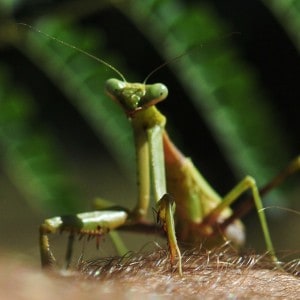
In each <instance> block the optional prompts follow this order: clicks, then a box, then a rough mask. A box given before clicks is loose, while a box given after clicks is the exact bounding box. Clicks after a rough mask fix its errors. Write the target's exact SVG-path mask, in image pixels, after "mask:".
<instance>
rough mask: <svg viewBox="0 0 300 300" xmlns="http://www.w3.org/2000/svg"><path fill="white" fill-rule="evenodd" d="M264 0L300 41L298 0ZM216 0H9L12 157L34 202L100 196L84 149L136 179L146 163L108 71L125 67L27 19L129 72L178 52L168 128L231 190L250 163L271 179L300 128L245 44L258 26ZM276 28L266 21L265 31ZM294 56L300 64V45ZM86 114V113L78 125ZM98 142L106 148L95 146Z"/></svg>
mask: <svg viewBox="0 0 300 300" xmlns="http://www.w3.org/2000/svg"><path fill="white" fill-rule="evenodd" d="M216 2H217V1H216ZM263 2H264V4H265V5H266V7H267V8H269V9H270V10H269V12H268V13H269V14H271V12H275V13H274V18H277V20H279V21H280V24H281V25H280V26H281V30H283V31H285V32H286V34H287V35H288V36H289V39H290V40H289V43H290V44H291V45H294V46H295V47H298V49H299V34H298V32H299V29H300V28H299V27H300V24H299V22H298V21H297V20H300V8H299V5H297V1H296V0H294V1H284V0H282V1H267V0H264V1H263ZM280 3H282V5H279V4H280ZM215 5H216V7H215V6H214V5H213V2H211V1H182V0H176V1H174V0H172V1H171V0H156V1H155V0H147V1H134V0H131V1H121V0H120V1H54V0H53V1H47V2H43V1H37V2H36V3H35V2H34V1H31V2H26V1H21V0H18V1H17V0H15V1H3V0H1V1H0V11H1V12H0V18H1V23H0V47H1V49H0V50H1V54H0V55H1V58H2V59H1V61H0V82H1V85H0V145H1V148H0V153H1V166H2V170H3V171H4V172H5V173H6V174H8V175H9V178H10V179H11V180H12V182H13V183H14V184H15V186H16V187H17V188H18V189H19V191H20V193H21V194H22V195H23V196H24V198H26V199H27V200H28V201H29V203H30V205H32V207H34V209H38V210H39V211H43V212H44V213H46V214H47V215H49V216H51V215H52V214H54V213H55V214H62V213H70V212H74V211H79V210H82V209H86V208H87V207H88V204H87V203H88V201H89V200H90V199H87V196H86V195H84V194H81V189H80V188H79V187H78V181H76V180H73V179H74V178H73V177H74V176H73V174H72V170H70V168H69V167H68V162H69V160H72V159H73V161H74V163H76V159H78V153H79V154H80V155H82V157H81V158H80V160H85V157H84V156H91V157H88V158H87V159H92V160H93V161H97V160H98V159H99V164H100V163H101V161H102V162H104V161H106V160H107V159H112V160H114V161H115V162H116V165H118V166H119V169H118V170H119V171H118V172H119V173H120V174H121V176H120V177H121V179H120V180H121V181H122V180H123V179H122V177H123V178H126V179H124V182H123V184H125V185H126V184H129V183H130V182H132V181H133V180H134V174H135V171H134V149H133V143H132V136H131V131H130V127H129V124H128V122H127V120H126V118H125V116H123V114H122V112H121V111H120V109H119V108H118V107H117V106H116V105H115V103H113V102H111V101H110V100H109V99H108V98H107V96H106V95H105V94H104V91H103V85H104V82H105V80H106V79H107V78H110V77H117V76H118V75H117V74H114V72H113V71H112V70H110V69H108V68H107V67H106V66H104V65H101V64H99V63H98V62H96V61H93V60H91V59H90V58H88V57H85V56H84V55H83V54H82V53H80V52H78V51H76V50H74V49H70V48H68V47H65V46H63V45H62V44H61V43H58V42H56V41H53V40H52V39H49V38H47V37H45V36H44V35H42V34H39V33H37V32H36V31H35V30H30V29H28V28H27V27H24V26H22V25H18V24H17V23H18V22H25V23H27V24H30V25H32V26H34V27H35V28H37V29H38V30H41V31H43V32H45V33H47V34H49V35H51V36H54V37H56V38H59V39H61V40H62V41H65V42H67V43H70V44H73V45H75V46H76V47H79V48H81V49H83V50H85V51H87V52H89V53H92V54H94V55H96V56H98V57H100V58H101V59H104V60H106V61H107V62H109V63H110V64H112V65H113V66H115V67H116V68H117V69H119V70H120V71H121V72H122V73H123V74H124V76H125V77H126V79H127V80H128V81H133V80H135V81H142V80H143V78H145V77H146V75H147V74H148V73H149V72H150V71H151V70H153V69H154V68H155V67H157V66H159V65H160V64H162V63H164V62H166V61H170V63H169V64H168V65H167V66H166V67H164V68H162V69H160V70H159V71H157V72H156V73H155V74H153V75H152V76H151V77H150V79H149V82H150V81H151V82H153V81H163V82H164V83H166V84H167V85H168V87H169V90H170V97H169V99H168V100H167V101H166V103H165V104H162V105H161V106H160V107H161V109H162V111H163V112H164V113H165V114H166V115H167V117H168V120H169V121H168V130H169V131H170V132H171V134H172V137H174V139H175V140H176V141H177V142H178V143H179V144H180V145H181V148H183V149H185V151H186V152H187V153H188V155H190V154H191V156H192V157H193V160H194V161H195V162H196V165H198V166H199V168H200V170H202V169H203V170H204V174H205V176H207V177H208V178H209V180H210V179H211V178H214V179H212V181H213V182H214V183H216V185H217V186H219V187H220V189H221V190H222V189H223V190H224V192H227V191H228V190H229V189H230V188H231V187H232V186H233V182H236V181H237V180H238V179H240V178H242V177H243V176H244V175H245V174H251V175H253V176H254V177H255V178H256V179H257V180H258V182H259V183H265V182H267V180H268V179H270V178H271V177H272V175H273V174H275V173H276V172H277V171H278V170H279V169H280V168H281V167H282V166H284V164H285V163H287V162H288V160H289V159H291V158H292V156H293V155H295V154H297V152H298V149H297V148H296V147H297V146H299V144H297V143H295V142H294V139H295V134H293V133H292V132H287V129H286V128H287V127H286V123H284V118H283V121H282V116H281V115H280V112H281V110H280V109H278V106H277V105H280V104H276V103H274V102H273V100H272V99H270V95H272V88H271V91H270V87H268V86H264V81H263V80H260V79H261V77H262V75H261V74H260V73H259V70H258V69H257V67H256V66H255V65H254V64H252V65H251V62H250V61H249V60H247V55H246V54H245V53H243V52H242V48H241V47H240V46H238V45H239V41H243V40H244V39H245V38H246V39H247V36H245V35H244V33H243V32H240V34H239V35H237V34H236V33H235V32H234V31H235V30H236V28H233V25H231V24H230V21H229V20H226V18H224V17H223V18H222V17H221V14H220V7H219V10H218V8H217V7H218V5H217V3H215ZM228 6H229V7H228V9H229V10H230V4H229V3H228ZM261 9H263V8H261ZM264 9H265V8H264ZM223 10H224V11H225V9H224V7H223ZM264 12H265V13H266V9H265V10H264ZM288 12H290V16H292V17H288V16H287V13H288ZM251 20H252V21H253V22H255V18H252V19H251ZM249 26H250V27H251V26H252V25H251V24H250V25H249ZM237 31H240V30H239V28H238V30H237ZM268 38H269V37H268V33H265V36H263V39H266V40H268ZM284 46H285V45H283V47H284ZM259 47H260V45H259V44H258V45H257V48H259ZM268 47H269V51H270V52H272V51H276V49H273V48H272V45H268ZM182 54H184V55H183V56H181V57H180V58H178V59H174V58H176V57H177V56H180V55H182ZM297 55H298V54H297ZM296 57H297V56H296ZM295 64H298V66H299V56H298V61H297V62H295ZM276 68H277V67H276V66H275V71H274V72H276ZM272 72H273V70H272V71H271V72H270V73H272ZM298 74H299V73H298ZM283 77H284V76H283ZM48 81H49V83H48ZM285 84H286V83H285ZM286 88H287V89H291V88H292V87H291V86H290V85H287V87H286ZM52 89H54V90H55V91H52ZM295 89H296V88H295ZM275 90H276V89H275ZM297 90H298V89H297ZM298 94H299V93H298ZM292 100H293V99H284V101H285V106H286V107H292V106H291V104H289V103H288V102H289V101H292ZM64 101H69V102H68V103H63V102H64ZM297 108H299V105H298V104H297ZM297 108H295V109H297ZM290 110H292V109H290ZM69 112H70V114H69ZM53 116H54V117H53ZM288 118H291V119H293V118H292V117H289V116H288V117H287V119H288ZM72 122H74V123H73V125H72ZM77 122H78V123H80V124H83V125H82V127H78V128H79V129H78V128H77V127H76V126H77ZM293 122H294V123H292V124H293V125H292V126H294V124H295V120H293ZM75 125H76V126H75ZM73 126H74V127H75V128H77V129H78V131H81V130H83V129H84V130H87V131H84V132H83V133H82V137H81V136H80V134H79V133H78V132H77V133H72V127H73ZM65 128H66V129H65ZM82 128H83V129H82ZM86 128H88V129H86ZM294 128H295V127H293V130H294ZM65 130H66V131H67V132H65ZM295 130H296V129H295ZM57 135H58V136H57ZM97 139H98V141H97ZM74 140H75V141H74ZM85 142H86V143H87V145H86V146H85V145H83V144H84V143H85ZM98 143H100V144H98ZM77 147H78V148H79V149H76V150H75V149H74V148H77ZM88 147H91V148H95V151H90V152H89V151H87V152H85V150H86V148H88ZM70 148H72V149H71V150H70ZM295 148H296V150H294V149H295ZM105 149H106V150H105ZM98 151H99V152H98ZM74 153H75V154H74ZM72 155H73V156H72ZM66 157H68V158H67V159H66ZM207 161H210V162H209V163H208V162H207ZM95 164H96V162H95ZM79 165H80V163H79ZM97 170H98V169H97ZM227 174H228V175H227ZM80 176H85V174H84V173H83V174H80V175H79V176H78V177H80ZM102 177H107V173H105V171H104V172H103V174H100V173H99V174H98V173H97V174H95V175H94V177H93V180H94V181H95V182H97V183H95V182H94V183H91V184H95V185H101V184H102V183H103V182H104V181H103V179H102ZM130 178H131V179H130ZM111 182H112V185H113V184H114V182H115V179H114V178H111ZM113 189H116V190H117V189H118V187H117V186H116V187H113ZM100 196H101V195H100ZM121 196H122V197H123V195H121ZM125 198H126V197H125ZM82 199H84V200H85V202H84V201H82ZM123 205H124V204H123ZM125 205H126V204H125Z"/></svg>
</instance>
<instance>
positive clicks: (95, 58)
mask: <svg viewBox="0 0 300 300" xmlns="http://www.w3.org/2000/svg"><path fill="white" fill-rule="evenodd" d="M18 25H21V26H25V27H27V28H29V29H30V30H33V31H35V32H37V33H40V34H42V35H43V36H45V37H47V38H48V39H51V40H54V41H56V42H58V43H60V44H62V45H64V46H66V47H69V48H71V49H74V50H76V51H78V52H81V53H83V54H85V55H87V56H88V57H90V58H92V59H94V60H96V61H98V62H100V63H101V64H103V65H105V66H106V67H108V68H110V69H111V70H113V71H114V72H116V73H117V74H118V75H119V76H120V77H121V78H122V80H123V81H124V82H126V79H125V77H124V76H123V75H122V73H121V72H120V71H118V70H117V69H116V68H115V67H114V66H112V65H111V64H109V63H108V62H106V61H105V60H103V59H101V58H99V57H97V56H95V55H93V54H91V53H88V52H87V51H84V50H82V49H80V48H77V47H76V46H74V45H71V44H69V43H67V42H64V41H62V40H60V39H58V38H56V37H54V36H51V35H49V34H47V33H45V32H43V31H41V30H39V29H37V28H35V27H33V26H31V25H29V24H26V23H18ZM151 73H152V72H151ZM148 77H149V76H148Z"/></svg>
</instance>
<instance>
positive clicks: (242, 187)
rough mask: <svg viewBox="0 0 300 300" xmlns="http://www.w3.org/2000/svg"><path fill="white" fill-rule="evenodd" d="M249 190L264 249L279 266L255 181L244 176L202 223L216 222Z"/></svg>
mask: <svg viewBox="0 0 300 300" xmlns="http://www.w3.org/2000/svg"><path fill="white" fill-rule="evenodd" d="M249 189H250V190H251V192H252V196H253V200H254V203H255V206H256V210H257V213H258V217H259V220H260V224H261V228H262V232H263V235H264V239H265V243H266V248H267V251H268V253H269V254H270V256H271V258H272V260H273V261H274V262H275V263H276V264H279V260H278V258H277V257H276V254H275V250H274V246H273V243H272V239H271V236H270V232H269V228H268V224H267V219H266V215H265V212H264V208H263V204H262V200H261V197H260V194H259V191H258V188H257V185H256V182H255V180H254V179H253V178H252V177H251V176H246V177H245V178H244V179H243V180H242V181H241V182H240V183H239V184H238V185H236V186H235V187H234V188H233V189H232V190H231V191H230V192H229V193H228V194H227V195H226V196H225V197H224V198H223V201H222V202H221V203H220V204H219V205H218V206H217V207H215V208H214V209H213V210H212V211H211V212H210V214H209V215H208V216H207V217H206V218H205V220H204V223H205V224H215V223H216V221H217V220H218V218H219V216H220V214H221V212H222V211H223V210H224V209H225V208H227V207H229V206H230V205H231V204H232V203H233V202H235V201H236V200H237V199H238V198H239V197H240V195H242V194H243V193H244V192H246V191H247V190H249Z"/></svg>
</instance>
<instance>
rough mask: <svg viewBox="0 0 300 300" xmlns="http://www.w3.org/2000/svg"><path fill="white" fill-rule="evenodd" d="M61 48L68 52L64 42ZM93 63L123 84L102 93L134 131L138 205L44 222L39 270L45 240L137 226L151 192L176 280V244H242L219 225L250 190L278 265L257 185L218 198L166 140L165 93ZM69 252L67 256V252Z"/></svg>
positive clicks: (236, 226) (232, 226)
mask: <svg viewBox="0 0 300 300" xmlns="http://www.w3.org/2000/svg"><path fill="white" fill-rule="evenodd" d="M63 44H64V45H67V46H69V45H68V44H67V43H65V42H63ZM71 47H72V48H74V47H73V46H71ZM78 50H79V51H80V52H83V53H85V54H87V53H86V52H84V51H82V50H80V49H78ZM88 55H89V54H88ZM89 56H91V57H93V58H95V57H94V56H92V55H89ZM96 60H97V61H99V62H101V63H102V64H104V65H105V66H107V67H109V68H111V69H112V70H114V71H115V72H116V73H117V74H118V75H119V76H120V78H121V80H119V79H115V78H112V79H108V80H107V82H106V84H105V89H106V92H107V93H108V95H109V96H110V97H111V98H112V99H113V100H114V101H115V102H116V103H117V105H119V106H120V107H121V108H122V109H123V111H124V113H125V114H126V116H127V117H128V119H129V121H130V123H131V125H132V130H133V135H134V140H135V149H136V160H137V178H138V180H137V181H138V200H137V204H136V206H135V208H134V209H133V210H132V211H129V210H128V209H126V208H121V207H111V208H106V209H102V210H95V211H91V212H85V213H79V214H77V215H69V216H62V217H59V216H58V217H54V218H50V219H46V220H45V221H44V222H43V224H42V225H41V226H40V240H39V243H40V252H41V262H42V266H43V267H50V266H53V265H55V264H56V259H55V257H54V255H53V253H52V250H51V247H50V243H49V237H48V236H49V234H54V233H57V232H61V231H67V232H70V237H71V238H70V240H71V241H72V239H73V238H74V235H76V234H78V235H88V236H96V237H98V236H101V235H105V234H107V233H108V232H109V231H110V230H115V229H119V228H122V227H130V226H132V227H133V226H139V225H141V224H142V223H143V221H144V219H145V216H146V213H147V211H148V208H149V203H150V198H151V193H150V191H151V190H152V191H153V198H154V201H155V203H156V209H157V219H158V221H159V222H160V223H161V225H162V228H163V230H164V232H165V234H166V236H167V240H168V247H169V253H170V260H171V264H172V265H174V264H175V260H177V261H176V265H177V269H178V272H179V274H181V275H182V274H183V266H182V264H181V251H180V247H179V245H178V241H179V242H182V243H188V244H190V245H197V244H199V243H201V242H202V241H203V240H205V241H206V246H214V245H217V244H218V243H220V242H222V241H224V239H228V240H230V241H233V243H234V244H236V245H237V246H238V247H239V246H241V245H242V244H243V242H244V232H243V225H242V223H241V221H240V220H236V219H235V220H232V221H231V222H230V223H229V224H227V225H228V226H226V227H224V226H223V227H222V224H224V223H225V222H226V221H227V220H228V219H230V218H231V217H232V216H233V212H232V210H231V209H230V208H229V206H230V205H231V204H232V203H233V202H234V201H235V200H236V199H238V198H239V196H240V195H241V194H243V193H244V192H246V191H248V190H250V191H251V193H252V197H253V200H254V203H255V206H256V209H257V212H258V216H259V220H260V223H261V227H262V231H263V234H264V239H265V243H266V248H267V251H268V253H269V254H270V256H271V258H272V260H273V261H274V262H275V263H276V264H277V263H278V262H279V261H278V259H277V257H276V254H275V250H274V246H273V244H272V240H271V237H270V233H269V229H268V225H267V220H266V216H265V213H264V210H263V205H262V201H261V197H260V193H259V190H258V188H257V185H256V183H255V180H254V179H253V178H252V177H250V176H246V177H245V178H244V179H243V180H242V181H241V182H240V183H239V184H238V185H237V186H236V187H234V188H233V189H232V190H231V191H230V192H229V193H228V194H227V195H225V197H223V198H222V197H220V196H219V195H218V194H217V193H216V192H215V191H214V189H213V188H212V187H211V186H210V185H209V183H208V182H207V181H206V180H205V178H204V177H203V176H202V175H201V173H200V172H199V171H198V170H197V169H196V167H195V166H194V165H193V163H192V161H191V159H189V158H187V157H185V156H184V155H183V154H182V153H181V152H180V151H179V150H178V149H177V147H176V146H175V145H174V143H173V142H172V141H171V139H170V138H169V136H168V134H167V131H166V129H165V126H166V117H165V116H164V115H162V114H161V113H160V112H159V110H158V109H157V108H156V105H157V104H158V103H159V102H161V101H163V100H165V99H166V98H167V95H168V89H167V87H166V86H165V85H164V84H161V83H156V84H146V80H145V81H144V83H129V82H127V81H126V79H125V77H124V76H123V75H122V74H121V73H120V72H119V71H118V70H117V69H115V68H114V67H113V66H111V65H110V64H108V63H107V62H105V61H103V60H101V59H99V58H96ZM151 74H152V73H151ZM148 77H149V76H148ZM148 77H147V78H146V79H148ZM299 165H300V162H299V158H297V159H296V160H295V161H294V162H293V163H292V166H293V167H294V168H295V169H298V168H299ZM70 245H71V244H70ZM68 251H71V246H70V247H69V249H68ZM70 255H71V254H70ZM70 255H69V257H70Z"/></svg>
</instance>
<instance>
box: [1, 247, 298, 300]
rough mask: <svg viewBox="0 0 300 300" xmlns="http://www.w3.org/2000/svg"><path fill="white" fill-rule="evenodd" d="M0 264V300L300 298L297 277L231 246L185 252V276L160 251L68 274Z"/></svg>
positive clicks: (102, 262) (94, 264) (84, 264)
mask: <svg viewBox="0 0 300 300" xmlns="http://www.w3.org/2000/svg"><path fill="white" fill-rule="evenodd" d="M0 263H1V272H0V298H1V299H21V300H23V299H24V300H26V299H31V300H34V299H72V300H76V299H86V300H89V299H100V297H105V298H107V299H108V298H110V299H112V298H114V299H141V297H144V298H145V299H150V298H151V299H165V298H169V297H170V296H172V297H173V296H184V297H189V298H192V299H194V298H201V299H220V298H221V297H222V298H223V299H224V298H226V299H237V298H238V299H299V298H298V297H299V295H300V279H299V277H297V276H295V275H292V274H290V273H288V272H286V271H283V270H278V269H277V270H276V269H274V265H273V264H272V263H271V262H270V261H269V259H268V258H267V256H259V255H253V254H252V255H245V256H238V255H236V254H235V253H234V252H233V251H231V249H230V246H224V247H221V248H218V249H215V250H211V251H204V250H203V249H198V250H194V251H188V252H185V253H184V254H183V276H180V275H179V274H178V272H177V271H176V268H175V267H174V268H173V269H172V268H171V266H170V260H169V258H168V256H167V253H166V251H165V250H162V249H158V250H157V251H154V252H151V253H149V254H146V253H140V254H134V255H132V256H130V257H126V258H123V259H120V258H106V259H98V260H92V261H89V262H86V261H84V262H82V263H81V264H80V265H79V271H74V272H67V273H66V272H60V271H49V270H48V271H42V270H41V269H39V268H37V267H36V268H34V267H30V266H29V265H28V264H25V263H24V262H23V263H22V262H20V261H18V260H16V259H12V258H11V257H5V256H4V257H3V256H2V259H1V262H0ZM288 266H289V270H290V271H291V272H294V273H295V274H296V271H297V268H298V270H299V262H296V261H295V262H293V263H290V264H289V265H287V264H286V267H288ZM298 272H299V271H298ZM296 275H297V274H296ZM298 276H299V274H298Z"/></svg>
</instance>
